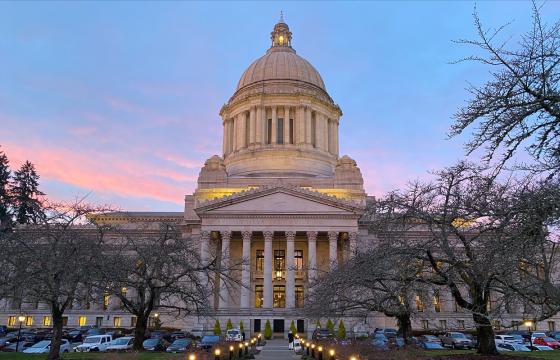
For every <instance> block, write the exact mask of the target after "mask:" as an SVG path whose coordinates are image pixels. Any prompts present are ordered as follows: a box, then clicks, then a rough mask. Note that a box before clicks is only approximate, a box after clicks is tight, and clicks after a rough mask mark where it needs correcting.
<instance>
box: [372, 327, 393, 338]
mask: <svg viewBox="0 0 560 360" xmlns="http://www.w3.org/2000/svg"><path fill="white" fill-rule="evenodd" d="M374 333H376V334H383V335H385V336H386V337H387V338H393V337H397V329H392V328H376V329H375V331H374Z"/></svg>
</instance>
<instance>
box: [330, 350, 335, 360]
mask: <svg viewBox="0 0 560 360" xmlns="http://www.w3.org/2000/svg"><path fill="white" fill-rule="evenodd" d="M329 355H330V357H329V360H334V349H330V350H329Z"/></svg>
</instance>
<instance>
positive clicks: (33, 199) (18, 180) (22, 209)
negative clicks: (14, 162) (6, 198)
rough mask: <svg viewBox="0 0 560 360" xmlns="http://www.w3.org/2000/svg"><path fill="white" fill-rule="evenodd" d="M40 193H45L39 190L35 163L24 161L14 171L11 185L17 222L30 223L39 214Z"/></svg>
mask: <svg viewBox="0 0 560 360" xmlns="http://www.w3.org/2000/svg"><path fill="white" fill-rule="evenodd" d="M42 195H45V194H43V193H42V192H41V191H39V174H37V171H36V170H35V165H33V164H32V163H30V162H29V161H26V162H25V163H24V164H23V165H22V166H21V168H20V169H19V170H17V171H16V172H15V173H14V178H13V185H12V196H13V203H14V212H15V217H16V221H17V222H18V223H20V224H29V223H32V222H34V221H35V220H36V219H37V218H38V217H39V216H40V215H41V211H42V210H41V200H40V197H41V196H42Z"/></svg>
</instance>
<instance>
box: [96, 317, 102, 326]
mask: <svg viewBox="0 0 560 360" xmlns="http://www.w3.org/2000/svg"><path fill="white" fill-rule="evenodd" d="M95 326H97V327H98V328H100V327H102V326H103V316H98V317H96V318H95Z"/></svg>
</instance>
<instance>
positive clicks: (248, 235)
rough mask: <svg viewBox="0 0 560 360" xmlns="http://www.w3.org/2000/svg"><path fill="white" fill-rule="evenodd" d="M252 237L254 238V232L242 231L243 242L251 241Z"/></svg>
mask: <svg viewBox="0 0 560 360" xmlns="http://www.w3.org/2000/svg"><path fill="white" fill-rule="evenodd" d="M252 236H253V232H252V231H242V232H241V237H242V238H243V240H251V237H252Z"/></svg>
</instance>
